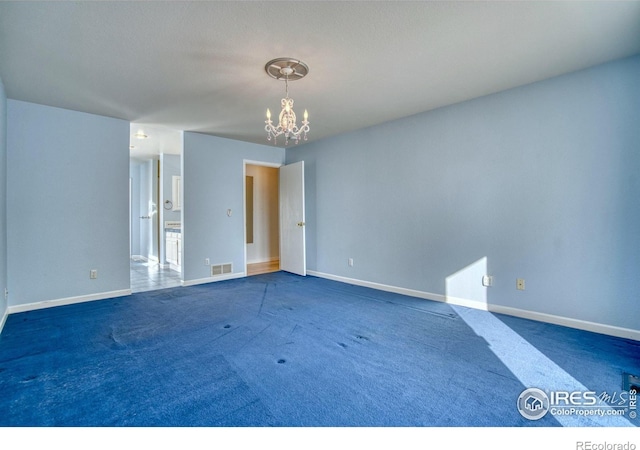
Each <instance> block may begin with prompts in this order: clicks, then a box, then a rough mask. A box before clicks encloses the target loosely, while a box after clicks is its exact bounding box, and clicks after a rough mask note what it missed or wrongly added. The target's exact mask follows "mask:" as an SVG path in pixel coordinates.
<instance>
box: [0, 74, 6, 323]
mask: <svg viewBox="0 0 640 450" xmlns="http://www.w3.org/2000/svg"><path fill="white" fill-rule="evenodd" d="M5 288H7V95H6V94H5V91H4V84H3V83H2V79H1V78H0V331H2V325H3V319H4V317H5V315H6V312H7V301H6V299H5V296H4V290H5Z"/></svg>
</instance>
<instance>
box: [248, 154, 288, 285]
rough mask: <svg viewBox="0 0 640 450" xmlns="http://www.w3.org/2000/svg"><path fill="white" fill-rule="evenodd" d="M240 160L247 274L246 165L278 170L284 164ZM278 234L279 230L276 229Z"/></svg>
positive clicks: (277, 212)
mask: <svg viewBox="0 0 640 450" xmlns="http://www.w3.org/2000/svg"><path fill="white" fill-rule="evenodd" d="M242 162H243V164H242V230H243V231H242V236H243V238H242V240H243V242H244V246H243V247H244V275H245V276H247V274H248V271H247V184H246V183H245V180H246V179H247V166H262V167H270V168H272V169H278V170H279V169H280V167H282V166H284V164H281V163H270V162H264V161H254V160H250V159H244V160H243V161H242ZM275 214H278V220H280V219H279V217H280V211H275ZM278 234H280V231H278ZM279 253H280V251H279V250H278V257H280V254H279Z"/></svg>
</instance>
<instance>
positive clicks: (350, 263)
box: [348, 258, 353, 267]
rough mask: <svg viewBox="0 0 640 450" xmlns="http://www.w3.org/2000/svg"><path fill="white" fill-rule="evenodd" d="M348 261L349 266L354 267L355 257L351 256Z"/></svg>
mask: <svg viewBox="0 0 640 450" xmlns="http://www.w3.org/2000/svg"><path fill="white" fill-rule="evenodd" d="M348 263H349V267H353V258H349V261H348Z"/></svg>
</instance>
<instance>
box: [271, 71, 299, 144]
mask: <svg viewBox="0 0 640 450" xmlns="http://www.w3.org/2000/svg"><path fill="white" fill-rule="evenodd" d="M264 69H265V70H266V71H267V74H268V75H269V76H270V77H272V78H275V79H276V80H284V89H285V98H283V99H282V100H281V101H280V106H281V107H282V111H280V115H279V116H278V124H277V125H274V124H273V122H272V121H271V111H269V109H268V108H267V120H265V121H264V123H265V124H266V125H265V127H264V129H265V131H266V132H267V140H269V141H270V140H271V139H272V138H273V141H274V143H275V142H276V140H277V138H278V136H281V135H284V143H285V145H287V144H289V141H294V142H295V143H296V144H297V143H298V142H299V141H300V139H304V140H305V141H306V140H307V132H308V131H309V120H307V119H308V118H309V113H307V110H306V109H305V111H304V118H303V120H302V124H301V125H300V127H299V128H298V125H297V124H296V113H295V112H294V111H293V99H292V98H289V81H295V80H299V79H301V78H304V76H305V75H307V74H308V73H309V67H308V66H307V65H306V64H305V63H303V62H302V61H300V60H297V59H292V58H277V59H273V60H271V61H269V62H268V63H267V64H266V65H265V66H264Z"/></svg>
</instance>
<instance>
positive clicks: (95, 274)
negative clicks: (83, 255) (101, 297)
mask: <svg viewBox="0 0 640 450" xmlns="http://www.w3.org/2000/svg"><path fill="white" fill-rule="evenodd" d="M89 278H91V279H92V280H95V279H96V278H98V271H97V270H96V269H91V270H90V271H89Z"/></svg>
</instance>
